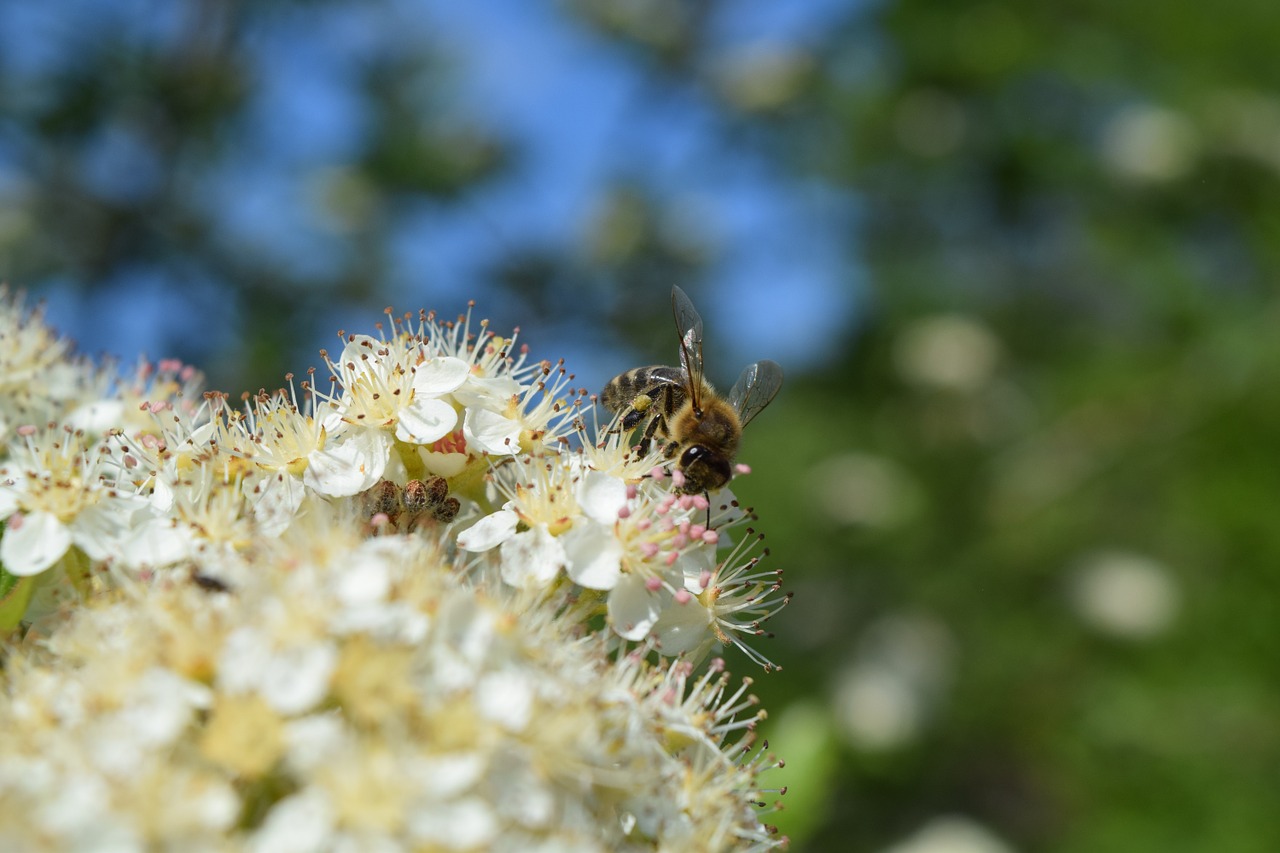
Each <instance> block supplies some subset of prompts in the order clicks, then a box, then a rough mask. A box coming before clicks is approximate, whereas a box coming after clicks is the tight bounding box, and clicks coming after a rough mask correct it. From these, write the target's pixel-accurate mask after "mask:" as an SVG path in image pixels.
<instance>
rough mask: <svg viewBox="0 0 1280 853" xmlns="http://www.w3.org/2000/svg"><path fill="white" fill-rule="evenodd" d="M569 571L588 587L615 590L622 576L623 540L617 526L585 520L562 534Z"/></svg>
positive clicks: (581, 583)
mask: <svg viewBox="0 0 1280 853" xmlns="http://www.w3.org/2000/svg"><path fill="white" fill-rule="evenodd" d="M561 539H563V540H564V553H565V571H566V572H567V573H568V575H569V577H570V578H572V579H573V580H574V582H576V583H578V584H579V585H581V586H585V587H586V588H587V589H613V588H614V587H615V586H616V585H617V583H618V581H619V580H620V579H621V578H622V543H620V542H619V541H618V537H616V536H614V535H613V529H612V528H609V527H604V526H603V525H600V524H592V523H591V522H581V520H580V523H579V524H576V525H574V527H573V529H571V530H570V531H569V532H567V533H565V534H564V536H562V537H561Z"/></svg>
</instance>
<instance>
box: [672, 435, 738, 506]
mask: <svg viewBox="0 0 1280 853" xmlns="http://www.w3.org/2000/svg"><path fill="white" fill-rule="evenodd" d="M678 467H679V468H680V471H681V473H683V474H684V485H683V486H682V487H681V488H680V491H682V492H684V493H686V494H691V495H692V494H699V493H701V492H711V491H715V490H716V489H718V488H720V487H721V486H723V485H724V484H725V483H727V482H729V480H730V478H732V476H733V473H732V471H731V470H730V468H729V460H728V459H727V458H726V457H725V456H724V455H723V454H721V453H716V452H714V451H712V450H711V449H710V448H709V447H706V446H704V445H701V444H695V445H693V446H691V447H689V448H688V449H687V450H685V452H684V453H682V454H680V463H679V466H678Z"/></svg>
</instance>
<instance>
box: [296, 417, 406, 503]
mask: <svg viewBox="0 0 1280 853" xmlns="http://www.w3.org/2000/svg"><path fill="white" fill-rule="evenodd" d="M390 453H391V436H389V435H387V434H386V433H384V432H383V431H382V430H377V429H358V430H355V431H353V432H351V433H348V435H347V438H346V441H344V442H342V444H339V445H338V446H337V447H334V448H333V449H331V450H329V449H326V450H313V451H311V453H309V454H308V455H307V470H306V473H304V474H303V475H302V481H303V482H304V483H306V484H307V486H308V487H310V488H312V489H314V490H315V491H317V492H319V493H320V494H322V495H328V496H329V497H331V498H345V497H350V496H351V495H357V494H359V493H360V492H363V491H364V490H365V489H371V488H373V485H374V484H375V483H377V482H378V480H380V479H382V472H383V471H385V470H386V468H387V456H388V455H389V454H390Z"/></svg>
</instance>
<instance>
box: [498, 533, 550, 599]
mask: <svg viewBox="0 0 1280 853" xmlns="http://www.w3.org/2000/svg"><path fill="white" fill-rule="evenodd" d="M499 553H501V555H502V579H503V580H504V581H506V582H507V583H509V584H511V585H512V586H518V587H523V588H530V587H544V586H546V585H547V584H549V583H551V582H552V581H553V580H555V578H556V575H557V574H559V573H560V569H561V568H563V566H564V545H563V544H562V543H561V542H560V540H559V539H557V538H556V537H554V536H552V535H551V534H550V533H549V532H548V531H547V527H546V525H545V524H539V525H537V526H535V527H533V528H531V529H529V530H526V531H525V532H524V533H517V534H516V535H515V536H512V537H511V538H510V539H508V540H507V541H506V542H503V543H502V547H501V550H500V552H499Z"/></svg>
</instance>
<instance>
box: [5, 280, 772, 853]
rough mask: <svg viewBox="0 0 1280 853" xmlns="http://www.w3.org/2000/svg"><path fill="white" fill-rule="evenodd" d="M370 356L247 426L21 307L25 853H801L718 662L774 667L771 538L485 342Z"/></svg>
mask: <svg viewBox="0 0 1280 853" xmlns="http://www.w3.org/2000/svg"><path fill="white" fill-rule="evenodd" d="M343 341H344V344H343V349H342V352H341V353H340V354H339V355H338V357H337V358H336V359H332V360H331V359H330V358H329V357H328V356H326V357H325V363H326V366H327V367H328V372H329V376H327V377H324V378H323V379H318V378H317V377H316V376H315V375H314V374H310V375H308V376H307V378H306V379H304V380H302V381H296V380H295V379H294V378H293V377H288V379H287V387H286V388H285V389H282V390H280V391H276V392H260V393H258V394H256V395H248V396H246V397H244V398H242V399H241V400H240V402H239V403H232V402H231V398H229V397H228V396H227V395H225V394H221V393H217V392H203V391H201V390H200V388H199V382H200V377H199V374H198V373H196V372H195V371H194V370H193V369H192V368H190V367H187V366H184V365H181V364H178V363H176V362H161V363H158V364H156V365H154V366H152V365H148V364H147V363H146V362H141V363H140V364H139V365H138V366H137V367H136V368H134V369H133V370H132V371H131V372H128V373H122V372H120V371H118V370H116V369H115V368H114V367H109V366H108V367H96V366H94V365H92V364H90V363H88V362H87V361H84V360H76V359H75V357H74V356H73V355H72V354H71V353H72V350H71V347H70V346H69V345H67V344H65V343H64V342H62V340H61V339H60V338H58V337H57V336H56V335H55V334H54V333H53V332H51V331H49V330H48V329H47V328H45V327H44V325H43V322H42V319H41V317H40V315H39V314H38V313H30V312H27V311H25V310H24V309H23V308H22V306H21V303H20V302H17V301H16V300H13V299H12V298H9V297H8V296H7V295H5V296H3V297H0V365H8V366H10V367H11V368H12V370H11V372H10V373H9V374H7V375H6V376H4V377H3V378H0V519H2V520H3V521H4V529H3V535H2V537H0V562H2V563H3V566H2V567H0V629H2V630H3V631H4V632H5V634H6V635H7V639H6V640H5V643H6V649H5V654H6V658H5V666H4V670H3V674H2V681H0V683H2V684H3V686H4V691H5V694H6V701H5V702H3V703H0V837H3V838H5V839H6V843H8V844H11V845H13V846H15V848H16V849H33V848H38V849H44V848H54V849H71V850H75V849H86V850H87V849H107V848H110V849H122V850H131V849H150V848H167V849H200V850H219V849H249V850H263V851H266V850H271V851H278V850H328V849H352V850H356V849H358V850H367V849H368V850H407V849H424V848H429V849H450V850H476V849H492V850H510V851H523V850H580V851H612V850H642V849H662V850H690V851H693V850H699V851H701V850H766V849H773V848H775V847H778V846H780V845H781V844H783V843H785V839H780V838H778V837H777V836H776V834H775V832H774V831H773V830H771V829H770V828H769V827H768V826H767V824H765V823H764V822H763V817H764V815H765V814H767V811H768V810H769V809H770V808H771V807H772V806H771V805H765V803H766V802H767V801H768V799H769V798H770V794H769V791H768V789H765V788H762V787H761V779H760V776H761V773H763V772H764V771H766V770H768V769H770V768H771V767H774V766H776V764H777V762H776V761H775V760H774V759H772V758H771V757H770V756H769V755H768V754H767V753H766V752H764V751H762V750H761V749H760V748H758V746H757V744H756V743H755V736H754V729H755V726H756V723H757V721H758V720H759V719H760V718H761V716H762V715H763V712H762V711H760V710H759V709H758V708H757V707H756V702H755V699H754V698H753V697H752V696H751V695H750V694H749V692H748V687H749V684H750V681H749V680H747V681H741V682H736V683H735V682H734V681H733V680H732V679H731V678H730V677H729V675H728V673H727V672H726V671H725V663H724V661H723V660H721V659H719V658H713V657H712V655H714V654H716V653H718V650H729V651H731V652H733V653H734V654H737V653H738V652H741V653H743V654H745V655H746V657H747V659H748V660H750V661H752V662H754V663H756V664H760V665H762V666H764V667H765V668H766V670H767V669H770V668H772V664H770V662H769V661H768V659H767V658H766V657H765V656H764V655H763V654H762V653H761V652H760V651H759V650H758V649H756V648H754V646H753V643H754V642H755V641H757V640H758V639H759V638H760V637H761V636H763V635H764V633H765V631H764V629H763V628H762V623H764V622H765V621H766V620H767V619H768V618H769V617H770V616H772V614H773V613H775V612H776V611H777V610H778V609H779V608H780V607H781V606H783V605H784V604H785V603H786V601H787V600H788V597H787V595H785V594H783V593H782V592H781V589H780V587H781V573H780V572H779V571H777V570H776V569H770V568H768V567H767V565H765V563H764V560H765V559H766V557H767V554H768V551H767V549H766V548H764V546H763V544H762V541H761V537H760V535H759V534H758V533H757V532H756V531H755V528H754V526H753V525H754V523H755V517H754V515H753V514H752V513H751V512H750V511H749V510H747V509H744V508H742V507H740V506H739V505H738V503H737V501H736V499H735V498H734V496H733V495H732V494H731V493H730V492H729V491H728V490H722V491H721V492H718V493H714V494H711V495H689V494H682V493H681V492H680V490H679V488H678V485H677V483H678V477H677V478H675V479H673V478H672V477H671V476H668V475H669V474H670V473H671V471H670V463H669V461H668V460H666V459H665V456H664V455H663V453H662V448H661V446H658V447H655V448H654V449H653V451H652V452H650V453H649V454H647V455H644V456H641V455H639V454H638V453H637V452H636V451H635V450H634V449H633V448H631V447H629V446H628V441H627V440H626V437H625V436H620V435H618V434H616V433H609V432H608V431H607V430H603V429H599V428H597V427H595V426H594V415H591V416H587V415H586V413H585V412H584V405H583V401H584V394H585V392H581V391H575V390H574V389H573V388H572V387H571V382H572V376H571V375H570V374H569V373H568V372H567V371H566V370H565V369H564V367H563V365H562V364H553V363H551V362H534V361H529V360H528V359H527V355H526V353H525V351H524V350H523V348H520V349H517V347H516V343H515V339H514V336H513V337H512V338H505V337H498V336H496V335H494V334H492V333H491V332H490V331H489V330H488V327H487V325H486V324H485V323H483V322H481V323H478V324H476V323H473V322H472V321H471V319H470V317H469V315H467V316H464V317H460V318H459V319H458V320H457V321H456V322H442V321H440V320H438V319H437V318H436V317H435V315H432V314H426V313H423V314H420V315H418V317H417V319H416V321H411V319H410V318H408V317H398V318H396V317H390V316H389V318H388V322H387V323H386V324H385V326H383V327H380V329H379V332H378V334H377V335H376V336H369V335H344V337H343ZM588 421H591V422H592V424H593V426H592V428H588V426H587V422H588ZM734 649H736V650H737V651H736V652H734V651H733V650H734Z"/></svg>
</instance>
